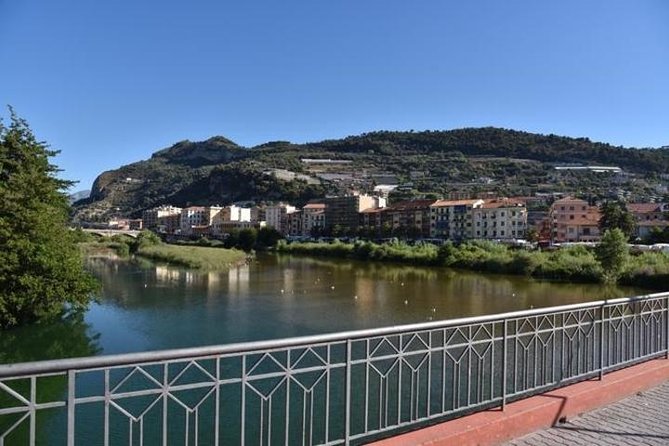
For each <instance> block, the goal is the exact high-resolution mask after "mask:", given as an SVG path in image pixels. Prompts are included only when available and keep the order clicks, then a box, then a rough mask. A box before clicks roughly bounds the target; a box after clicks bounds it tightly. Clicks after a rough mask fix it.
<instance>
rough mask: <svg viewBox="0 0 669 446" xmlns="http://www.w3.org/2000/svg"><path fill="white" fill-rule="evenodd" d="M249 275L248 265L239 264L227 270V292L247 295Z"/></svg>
mask: <svg viewBox="0 0 669 446" xmlns="http://www.w3.org/2000/svg"><path fill="white" fill-rule="evenodd" d="M250 281H251V276H250V272H249V265H241V266H238V267H236V268H230V270H228V292H229V294H230V295H248V294H249V282H250Z"/></svg>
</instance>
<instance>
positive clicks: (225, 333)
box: [0, 255, 645, 363]
mask: <svg viewBox="0 0 669 446" xmlns="http://www.w3.org/2000/svg"><path fill="white" fill-rule="evenodd" d="M86 265H87V268H88V269H89V270H90V271H91V272H92V273H93V274H94V275H95V276H96V277H98V278H99V279H100V281H101V283H102V291H101V294H100V296H99V300H98V302H97V303H95V304H93V305H92V306H91V307H90V309H89V310H88V311H87V312H86V313H85V314H84V315H83V316H82V317H73V318H69V319H67V320H63V321H60V322H57V323H48V324H36V325H31V326H27V327H21V328H18V329H15V330H9V331H6V332H4V333H3V336H2V337H1V338H2V339H0V363H9V362H20V361H28V360H38V359H49V358H59V357H68V356H86V355H94V354H114V353H125V352H137V351H146V350H158V349H168V348H179V347H194V346H204V345H212V344H224V343H231V342H241V341H253V340H260V339H276V338H284V337H291V336H301V335H311V334H318V333H328V332H335V331H342V330H353V329H363V328H372V327H381V326H389V325H396V324H406V323H415V322H424V321H430V320H440V319H451V318H456V317H462V316H474V315H481V314H490V313H499V312H506V311H514V310H523V309H529V308H538V307H545V306H553V305H561V304H569V303H577V302H585V301H592V300H599V299H604V298H613V297H622V296H630V295H635V294H642V293H643V292H645V290H641V289H633V288H623V287H618V288H606V287H602V286H601V285H597V284H568V283H554V282H545V281H537V280H533V279H529V278H525V277H515V276H498V275H487V274H478V273H473V272H463V271H455V270H449V269H444V268H428V267H411V266H398V265H389V264H379V263H376V264H375V263H364V262H353V261H344V260H329V259H327V260H326V259H314V258H308V257H296V256H286V255H260V256H259V257H258V258H257V260H255V261H253V262H252V263H250V264H249V265H244V266H240V267H237V268H234V269H231V270H229V271H223V272H199V271H193V270H187V269H183V268H176V267H170V266H161V265H153V264H150V263H147V262H127V261H118V260H110V259H100V258H97V259H88V260H87V263H86Z"/></svg>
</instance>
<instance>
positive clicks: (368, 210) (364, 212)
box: [360, 208, 386, 214]
mask: <svg viewBox="0 0 669 446" xmlns="http://www.w3.org/2000/svg"><path fill="white" fill-rule="evenodd" d="M385 210H386V208H367V209H363V210H362V211H360V213H361V214H374V213H377V212H383V211H385Z"/></svg>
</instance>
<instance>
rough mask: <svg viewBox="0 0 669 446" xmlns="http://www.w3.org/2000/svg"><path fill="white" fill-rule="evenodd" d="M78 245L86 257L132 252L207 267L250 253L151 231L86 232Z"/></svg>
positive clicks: (229, 262) (220, 265)
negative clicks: (166, 239)
mask: <svg viewBox="0 0 669 446" xmlns="http://www.w3.org/2000/svg"><path fill="white" fill-rule="evenodd" d="M79 247H80V249H81V252H82V254H83V255H84V256H87V257H100V256H102V257H110V256H117V257H121V258H128V257H130V256H131V255H135V256H137V257H141V258H144V259H148V260H152V261H155V262H162V263H169V264H171V265H177V266H184V267H186V268H197V269H205V270H218V269H226V268H230V267H232V266H236V265H239V264H242V263H244V262H245V261H246V259H247V257H248V254H247V253H245V252H244V251H241V250H238V249H225V248H222V247H221V248H213V247H203V246H192V245H169V244H166V243H163V242H161V241H160V239H159V238H158V237H157V236H156V235H155V234H152V233H150V232H148V231H147V232H142V233H141V234H140V235H139V237H137V238H136V239H133V238H131V237H127V236H113V237H111V238H110V239H105V238H96V237H92V236H90V234H87V235H86V238H83V237H82V240H81V241H80V243H79Z"/></svg>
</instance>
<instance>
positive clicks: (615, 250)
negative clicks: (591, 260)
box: [595, 228, 629, 283]
mask: <svg viewBox="0 0 669 446" xmlns="http://www.w3.org/2000/svg"><path fill="white" fill-rule="evenodd" d="M595 254H596V256H597V260H598V261H599V263H600V264H601V265H602V269H603V270H604V280H605V281H606V282H611V283H615V282H617V281H618V279H619V278H620V276H621V274H622V272H623V270H624V269H625V266H626V265H627V262H628V260H629V248H628V247H627V237H626V236H625V233H623V231H622V230H620V229H618V228H615V229H609V230H607V231H606V232H605V233H604V235H603V236H602V241H601V242H600V243H599V245H597V248H596V250H595Z"/></svg>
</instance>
